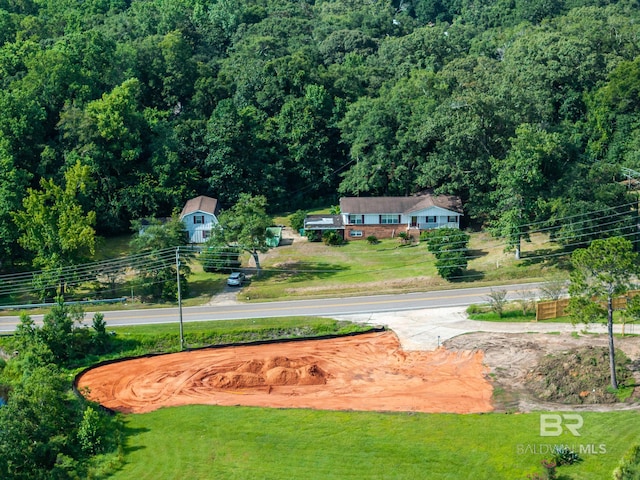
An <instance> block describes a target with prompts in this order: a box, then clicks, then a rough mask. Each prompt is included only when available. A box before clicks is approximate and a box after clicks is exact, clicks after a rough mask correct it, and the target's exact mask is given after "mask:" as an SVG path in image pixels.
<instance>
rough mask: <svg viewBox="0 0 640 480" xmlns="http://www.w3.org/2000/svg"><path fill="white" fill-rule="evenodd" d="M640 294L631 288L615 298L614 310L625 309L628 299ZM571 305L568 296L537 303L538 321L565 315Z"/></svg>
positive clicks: (639, 291)
mask: <svg viewBox="0 0 640 480" xmlns="http://www.w3.org/2000/svg"><path fill="white" fill-rule="evenodd" d="M638 294H640V290H629V291H628V292H627V294H626V295H625V296H623V297H616V298H614V299H613V309H614V310H624V309H625V308H627V300H628V299H629V298H633V297H635V296H636V295H638ZM567 305H569V299H568V298H561V299H560V300H549V301H545V302H537V303H536V321H539V320H549V319H552V318H558V317H563V316H564V315H566V313H565V309H566V308H567Z"/></svg>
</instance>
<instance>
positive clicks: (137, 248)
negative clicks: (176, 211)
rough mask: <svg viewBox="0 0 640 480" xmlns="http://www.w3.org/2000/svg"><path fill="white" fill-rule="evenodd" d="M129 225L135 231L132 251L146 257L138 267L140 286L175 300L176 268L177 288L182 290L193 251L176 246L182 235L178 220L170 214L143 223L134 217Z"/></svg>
mask: <svg viewBox="0 0 640 480" xmlns="http://www.w3.org/2000/svg"><path fill="white" fill-rule="evenodd" d="M132 229H133V230H134V231H136V232H137V234H136V235H135V237H134V238H133V240H131V247H132V249H133V251H134V252H135V253H136V254H144V255H147V258H148V262H147V264H146V265H142V266H141V267H139V269H138V270H139V272H138V274H139V277H140V279H141V281H142V286H143V287H144V288H145V290H146V291H148V292H149V293H151V295H152V296H153V297H154V298H162V299H164V300H175V299H176V298H177V295H178V284H177V282H178V278H177V274H176V268H179V269H180V288H181V289H184V291H186V290H187V288H188V283H187V277H188V275H189V274H190V273H191V268H190V267H189V263H190V262H191V260H192V259H193V252H190V251H189V250H188V249H183V250H182V252H181V251H180V250H179V247H180V246H183V245H184V244H185V238H186V232H185V228H184V224H183V223H182V220H180V219H179V218H178V216H177V215H174V216H173V217H171V219H170V220H169V221H168V222H165V223H163V222H161V221H159V220H152V221H151V222H150V224H149V225H144V226H143V225H142V223H141V221H135V222H133V225H132ZM176 257H178V259H176ZM176 260H178V262H177V261H176ZM176 263H179V265H176Z"/></svg>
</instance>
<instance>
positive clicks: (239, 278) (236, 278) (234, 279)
mask: <svg viewBox="0 0 640 480" xmlns="http://www.w3.org/2000/svg"><path fill="white" fill-rule="evenodd" d="M245 278H246V277H245V276H244V273H242V272H233V273H232V274H231V275H229V278H227V285H229V286H230V287H240V286H242V284H243V283H244V280H245Z"/></svg>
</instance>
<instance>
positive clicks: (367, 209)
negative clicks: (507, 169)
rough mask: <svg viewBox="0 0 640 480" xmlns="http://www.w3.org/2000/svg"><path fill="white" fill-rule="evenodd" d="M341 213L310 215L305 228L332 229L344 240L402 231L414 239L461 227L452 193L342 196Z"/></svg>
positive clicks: (458, 207) (459, 210) (458, 206)
mask: <svg viewBox="0 0 640 480" xmlns="http://www.w3.org/2000/svg"><path fill="white" fill-rule="evenodd" d="M340 212H341V213H340V215H310V216H308V217H307V219H305V230H309V231H315V232H317V233H320V234H321V233H323V232H324V231H326V230H335V231H337V232H338V233H340V234H341V235H342V236H343V238H345V239H347V240H359V239H365V238H367V237H369V236H371V235H373V236H375V237H377V238H393V237H396V236H397V235H398V234H399V233H401V232H406V233H408V234H409V235H411V236H413V237H414V238H417V237H418V236H420V232H423V231H425V230H433V229H436V228H443V227H448V228H460V218H461V217H462V215H463V213H462V201H461V200H460V198H459V197H456V196H453V195H432V194H431V193H423V194H420V195H414V196H410V197H343V198H341V199H340Z"/></svg>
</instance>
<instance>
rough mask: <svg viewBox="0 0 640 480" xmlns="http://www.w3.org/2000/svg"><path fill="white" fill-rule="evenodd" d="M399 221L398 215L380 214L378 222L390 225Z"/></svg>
mask: <svg viewBox="0 0 640 480" xmlns="http://www.w3.org/2000/svg"><path fill="white" fill-rule="evenodd" d="M396 223H400V215H380V224H382V225H391V224H396Z"/></svg>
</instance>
